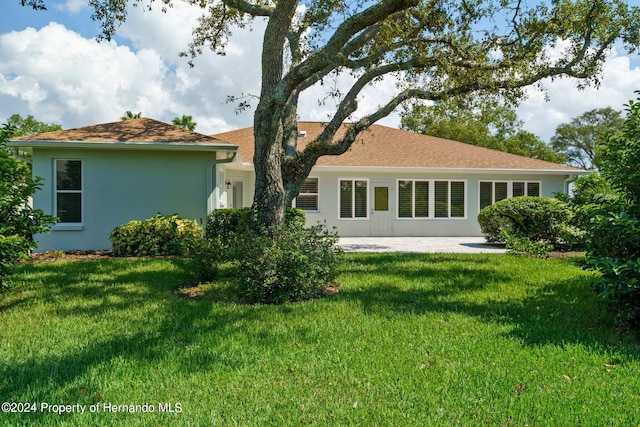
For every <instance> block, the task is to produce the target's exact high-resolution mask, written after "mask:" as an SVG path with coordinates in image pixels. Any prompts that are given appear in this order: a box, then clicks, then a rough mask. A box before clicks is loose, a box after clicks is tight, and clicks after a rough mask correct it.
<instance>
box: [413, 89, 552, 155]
mask: <svg viewBox="0 0 640 427" xmlns="http://www.w3.org/2000/svg"><path fill="white" fill-rule="evenodd" d="M401 123H402V128H403V129H405V130H409V131H412V132H419V133H422V134H425V135H432V136H438V137H440V138H447V139H452V140H455V141H460V142H465V143H467V144H473V145H478V146H480V147H486V148H492V149H494V150H500V151H506V152H507V153H513V154H519V155H521V156H526V157H532V158H534V159H540V160H546V161H550V162H557V163H562V162H564V157H563V156H562V155H558V154H557V153H556V152H555V151H554V150H553V149H552V148H551V147H549V146H548V145H547V144H545V143H544V141H542V140H541V139H540V138H538V137H537V136H536V135H534V134H533V133H531V132H527V131H525V130H524V129H523V128H522V126H523V122H522V120H520V119H518V115H517V114H516V111H515V110H514V109H513V108H512V107H510V106H508V105H505V104H504V103H502V102H500V101H499V100H497V99H495V98H494V99H480V100H478V102H465V101H464V100H459V99H451V100H445V101H441V102H438V103H435V104H434V105H424V104H418V105H414V106H413V107H412V108H411V109H410V110H409V111H406V112H405V113H404V114H403V116H402V121H401Z"/></svg>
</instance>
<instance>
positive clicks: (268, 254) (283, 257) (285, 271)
mask: <svg viewBox="0 0 640 427" xmlns="http://www.w3.org/2000/svg"><path fill="white" fill-rule="evenodd" d="M242 238H243V240H244V241H245V242H246V245H245V246H244V248H245V252H244V254H243V257H242V259H241V260H240V268H239V269H238V277H239V279H240V289H239V290H240V294H241V296H242V297H243V298H245V299H246V300H247V301H248V302H250V303H264V304H280V303H284V302H294V301H301V300H306V299H311V298H316V297H319V296H321V295H322V294H323V292H324V290H325V288H326V287H327V285H329V284H331V283H332V282H333V281H334V280H335V278H336V277H337V274H338V273H337V264H338V262H339V260H340V254H341V253H342V251H341V249H340V248H339V247H338V246H337V241H338V236H337V234H335V233H332V232H329V231H328V230H327V228H326V226H324V225H317V226H315V227H310V228H303V227H301V226H300V224H299V223H296V222H295V221H293V222H291V223H284V224H282V225H279V226H277V227H274V228H273V229H271V230H269V232H268V233H267V234H265V235H258V234H255V233H253V232H251V231H248V232H246V233H245V234H244V235H243V236H242Z"/></svg>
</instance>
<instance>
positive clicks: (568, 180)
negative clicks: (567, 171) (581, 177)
mask: <svg viewBox="0 0 640 427" xmlns="http://www.w3.org/2000/svg"><path fill="white" fill-rule="evenodd" d="M576 179H578V175H576V174H574V173H572V174H571V175H569V176H567V178H565V180H564V182H563V184H562V185H563V186H564V187H563V190H564V194H566V195H567V196H569V184H571V183H572V182H574V181H575V180H576Z"/></svg>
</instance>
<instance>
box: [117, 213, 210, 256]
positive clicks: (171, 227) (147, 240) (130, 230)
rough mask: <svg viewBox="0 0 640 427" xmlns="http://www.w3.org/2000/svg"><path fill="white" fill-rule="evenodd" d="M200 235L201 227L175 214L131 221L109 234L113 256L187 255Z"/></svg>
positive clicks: (200, 237)
mask: <svg viewBox="0 0 640 427" xmlns="http://www.w3.org/2000/svg"><path fill="white" fill-rule="evenodd" d="M197 239H202V227H200V225H198V223H196V222H195V221H192V220H190V219H182V218H180V216H178V215H175V214H174V215H162V214H157V215H156V216H154V217H152V218H149V219H146V220H144V221H138V220H133V221H129V222H128V223H126V224H125V225H120V226H118V227H116V228H114V229H113V231H112V232H111V234H110V235H109V240H111V245H112V246H113V255H114V256H167V255H186V253H187V252H188V250H189V247H190V246H192V242H193V241H194V240H197Z"/></svg>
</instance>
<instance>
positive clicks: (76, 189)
mask: <svg viewBox="0 0 640 427" xmlns="http://www.w3.org/2000/svg"><path fill="white" fill-rule="evenodd" d="M55 175H56V197H55V211H56V216H57V217H58V218H59V219H60V222H61V223H81V222H82V161H81V160H56V161H55Z"/></svg>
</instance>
